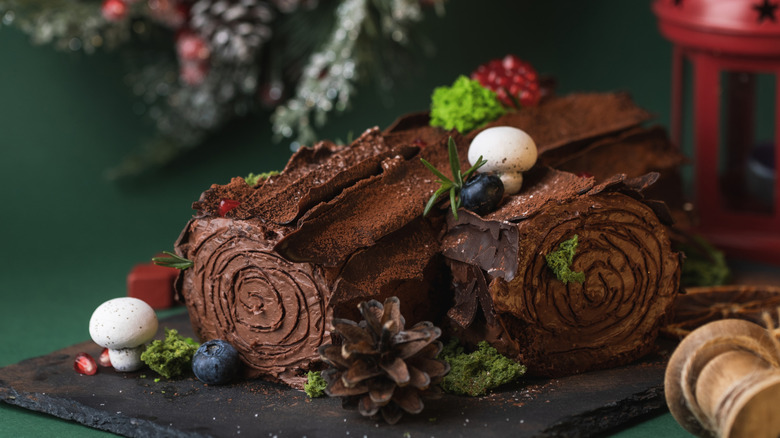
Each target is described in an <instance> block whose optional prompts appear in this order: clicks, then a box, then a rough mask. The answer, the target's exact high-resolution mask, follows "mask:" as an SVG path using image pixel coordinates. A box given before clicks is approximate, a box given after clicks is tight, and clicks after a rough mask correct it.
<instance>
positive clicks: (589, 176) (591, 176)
mask: <svg viewBox="0 0 780 438" xmlns="http://www.w3.org/2000/svg"><path fill="white" fill-rule="evenodd" d="M577 176H578V177H580V178H593V174H592V173H589V172H578V173H577Z"/></svg>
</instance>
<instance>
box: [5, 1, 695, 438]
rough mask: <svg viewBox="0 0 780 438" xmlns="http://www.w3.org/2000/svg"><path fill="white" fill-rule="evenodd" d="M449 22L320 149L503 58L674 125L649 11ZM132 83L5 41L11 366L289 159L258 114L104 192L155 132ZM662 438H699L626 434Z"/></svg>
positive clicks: (60, 337)
mask: <svg viewBox="0 0 780 438" xmlns="http://www.w3.org/2000/svg"><path fill="white" fill-rule="evenodd" d="M446 9H447V12H446V15H445V16H444V17H436V16H435V15H433V14H429V16H428V19H427V20H426V22H425V23H424V25H423V26H424V31H425V33H426V35H428V36H429V37H430V39H431V40H432V42H433V43H434V45H435V47H436V48H437V51H436V53H435V54H434V55H433V56H431V57H427V58H424V57H422V56H418V57H417V58H416V59H417V61H418V64H417V68H416V69H415V70H413V71H410V74H409V77H407V78H404V79H403V80H400V81H399V82H398V84H397V86H396V88H395V89H394V92H393V93H392V96H387V95H385V96H381V95H379V94H377V93H376V92H375V91H372V90H371V89H369V88H366V87H362V88H361V89H360V90H359V97H358V98H357V99H356V101H355V102H354V105H353V109H352V111H350V112H349V113H347V114H346V115H344V116H342V117H337V118H334V119H332V122H331V123H330V124H329V125H328V126H327V127H326V128H324V129H322V130H321V131H320V132H321V137H322V138H346V137H347V135H348V133H349V132H354V133H359V132H362V130H364V129H365V128H368V127H370V126H373V125H379V126H380V127H383V126H386V125H387V124H389V123H390V122H391V121H392V120H393V119H394V118H395V117H396V116H397V115H399V114H402V113H404V112H409V111H415V110H421V109H425V108H426V107H427V106H428V103H429V96H430V93H431V91H432V89H433V88H434V87H435V86H439V85H445V84H446V85H448V84H450V83H451V82H452V81H453V80H454V79H455V77H456V76H457V75H458V74H463V73H466V74H467V73H469V72H470V71H471V70H473V69H474V68H475V67H476V66H477V65H478V64H480V63H482V62H485V61H487V60H488V59H491V58H496V57H501V56H503V55H504V54H506V53H515V54H517V55H519V56H520V57H522V58H524V59H527V60H529V61H530V62H532V63H533V64H534V65H535V66H536V68H537V69H538V70H539V71H540V73H543V74H549V75H554V76H555V77H557V79H558V89H559V91H560V92H564V93H565V92H571V91H609V90H623V91H628V92H630V93H631V94H632V95H633V96H634V98H635V100H636V101H637V102H638V103H639V104H640V105H641V106H643V107H645V108H647V109H648V110H650V111H651V112H653V113H655V114H657V115H658V121H659V122H661V123H667V122H668V112H669V111H668V106H669V84H670V81H669V77H670V73H669V70H670V50H671V46H670V44H669V43H667V42H666V41H664V40H663V39H662V38H661V36H660V35H659V34H658V32H657V29H656V23H655V18H654V16H653V15H652V13H651V12H650V4H649V2H646V1H635V0H632V1H626V0H598V1H587V2H585V1H581V0H560V1H547V2H540V1H531V0H525V1H520V0H507V1H492V0H491V1H474V0H452V1H450V2H448V4H447V8H446ZM125 73H126V72H125V70H124V69H123V66H122V62H121V57H119V56H118V55H117V54H113V53H108V54H106V53H98V54H96V55H92V56H87V55H83V54H81V53H62V52H58V51H55V50H54V49H53V48H51V47H37V46H32V45H30V44H29V43H28V39H27V37H26V36H25V35H23V34H22V33H21V32H19V31H18V30H17V29H15V28H8V27H4V28H0V182H2V185H0V187H2V193H3V196H2V198H0V205H2V214H0V248H2V249H1V250H0V294H2V301H1V302H2V304H0V334H2V342H1V343H0V366H5V365H8V364H12V363H15V362H18V361H20V360H22V359H25V358H28V357H33V356H38V355H43V354H46V353H49V352H51V351H54V350H56V349H58V348H61V347H65V346H68V345H71V344H75V343H77V342H81V341H83V340H85V339H86V338H87V337H88V331H87V322H88V320H89V316H90V315H91V313H92V311H93V310H94V308H95V307H97V306H98V305H99V304H100V303H101V302H103V301H105V300H107V299H110V298H113V297H117V296H122V295H125V277H126V275H127V273H128V271H129V270H130V269H131V267H132V266H133V265H134V264H135V263H139V262H144V261H146V260H148V259H149V258H150V257H151V256H152V255H154V254H155V253H156V252H158V251H160V250H164V249H170V248H171V247H172V244H173V241H174V239H175V238H176V237H177V235H178V233H179V231H180V230H181V228H182V227H183V225H184V223H185V222H186V221H187V219H188V217H189V216H190V214H191V210H190V204H191V202H192V201H194V200H196V199H197V197H198V195H199V194H200V192H201V191H203V190H204V189H205V188H207V187H208V186H209V185H210V184H212V183H224V182H227V181H229V179H230V178H231V177H233V176H239V175H241V176H243V175H246V174H248V173H249V172H259V171H265V170H271V169H279V168H281V167H282V166H283V165H284V163H285V162H286V160H287V158H288V157H289V149H288V146H287V145H285V144H275V143H273V142H272V140H271V133H270V127H269V122H268V116H269V114H268V113H261V114H257V115H256V116H253V117H252V118H250V119H248V120H244V121H240V122H236V123H232V124H231V125H230V126H229V127H228V129H226V130H224V132H221V133H220V134H219V135H217V136H215V137H214V138H213V139H211V140H210V141H208V142H207V143H206V144H204V145H203V146H202V147H200V148H198V149H195V150H193V151H192V152H191V153H189V154H188V155H187V156H184V157H182V158H181V159H179V160H177V161H176V162H174V163H173V164H171V165H169V166H167V167H165V168H164V169H162V170H161V171H158V172H153V173H151V174H148V175H146V176H144V177H143V178H139V179H133V180H128V181H123V182H120V183H115V182H108V181H106V180H105V179H104V178H103V172H104V171H105V170H106V169H108V168H110V167H111V166H114V165H116V164H117V163H119V161H120V160H121V158H122V157H123V156H124V155H125V154H127V153H128V152H129V151H130V150H132V149H133V148H134V147H135V146H136V145H137V144H139V143H140V142H142V141H143V140H145V139H148V138H149V137H151V136H152V135H153V133H154V130H153V127H152V125H151V123H149V122H148V121H147V120H146V119H145V118H143V117H139V116H137V115H136V114H134V112H133V110H132V107H133V103H134V99H133V97H132V95H131V93H130V92H129V89H128V88H127V87H126V85H125V83H124V74H125ZM12 431H13V432H12ZM10 433H13V434H14V435H15V436H93V435H94V436H97V435H102V434H103V433H102V432H97V431H92V430H88V429H86V428H83V427H81V426H78V425H74V424H71V423H68V422H64V421H60V420H57V419H52V418H49V417H46V416H43V415H38V414H35V413H30V412H27V411H24V410H21V409H17V408H15V407H11V406H7V405H5V404H2V403H0V435H6V434H10ZM651 435H652V436H659V435H665V436H667V437H672V436H687V434H686V433H685V432H684V431H683V430H682V429H681V428H680V427H679V426H678V425H677V424H676V423H675V422H674V420H673V419H672V418H671V416H670V415H668V414H666V415H663V416H661V417H658V418H655V419H652V420H650V421H647V422H644V423H641V424H640V425H638V426H635V427H634V428H631V429H629V430H627V431H624V432H623V433H622V434H621V435H620V436H624V437H626V436H651Z"/></svg>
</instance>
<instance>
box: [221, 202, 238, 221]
mask: <svg viewBox="0 0 780 438" xmlns="http://www.w3.org/2000/svg"><path fill="white" fill-rule="evenodd" d="M239 205H241V203H240V202H239V201H234V200H232V199H223V200H221V201H219V211H218V213H219V215H220V216H221V217H225V214H227V212H229V211H230V210H232V209H234V208H236V207H238V206H239Z"/></svg>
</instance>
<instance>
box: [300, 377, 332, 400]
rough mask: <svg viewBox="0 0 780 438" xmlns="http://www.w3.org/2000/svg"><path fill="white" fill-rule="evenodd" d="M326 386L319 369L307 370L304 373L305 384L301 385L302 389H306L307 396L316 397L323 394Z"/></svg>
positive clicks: (326, 383)
mask: <svg viewBox="0 0 780 438" xmlns="http://www.w3.org/2000/svg"><path fill="white" fill-rule="evenodd" d="M327 386H328V382H326V381H325V379H323V378H322V373H320V372H319V371H309V374H307V375H306V384H305V385H303V390H304V391H306V395H308V396H309V398H317V397H322V396H323V395H325V388H326V387H327Z"/></svg>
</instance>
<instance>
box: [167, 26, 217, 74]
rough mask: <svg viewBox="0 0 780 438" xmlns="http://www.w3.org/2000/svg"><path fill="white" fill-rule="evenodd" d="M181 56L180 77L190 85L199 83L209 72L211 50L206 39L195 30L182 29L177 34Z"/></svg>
mask: <svg viewBox="0 0 780 438" xmlns="http://www.w3.org/2000/svg"><path fill="white" fill-rule="evenodd" d="M176 54H177V55H178V57H179V77H180V78H181V80H182V81H184V82H185V83H187V84H189V85H198V84H200V83H202V82H203V81H204V80H205V79H206V75H207V74H208V72H209V57H210V56H211V51H210V50H209V46H208V44H207V43H206V41H205V40H204V39H203V38H202V37H201V36H200V35H198V34H196V33H195V32H192V31H190V30H182V31H180V32H179V33H178V34H177V35H176Z"/></svg>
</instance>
